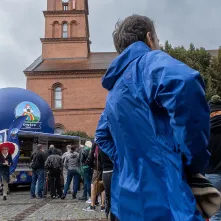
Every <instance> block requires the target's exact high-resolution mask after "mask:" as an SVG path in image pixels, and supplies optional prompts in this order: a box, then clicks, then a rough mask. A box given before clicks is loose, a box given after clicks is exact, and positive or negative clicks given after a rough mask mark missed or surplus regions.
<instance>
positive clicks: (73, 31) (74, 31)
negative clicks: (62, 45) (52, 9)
mask: <svg viewBox="0 0 221 221" xmlns="http://www.w3.org/2000/svg"><path fill="white" fill-rule="evenodd" d="M77 31H78V28H77V22H76V21H72V22H71V34H70V35H71V37H72V38H73V37H78V33H77Z"/></svg>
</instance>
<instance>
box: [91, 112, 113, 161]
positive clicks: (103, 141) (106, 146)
mask: <svg viewBox="0 0 221 221" xmlns="http://www.w3.org/2000/svg"><path fill="white" fill-rule="evenodd" d="M95 138H96V140H95V142H96V143H97V145H98V146H99V147H100V149H101V150H102V151H103V152H104V153H106V154H107V155H108V156H109V158H110V159H111V160H112V162H116V159H117V151H116V146H115V144H114V141H113V138H112V136H111V133H110V130H109V127H108V119H107V115H106V112H105V111H104V112H103V113H102V114H101V118H100V120H99V122H98V126H97V130H96V134H95Z"/></svg>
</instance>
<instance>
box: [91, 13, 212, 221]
mask: <svg viewBox="0 0 221 221" xmlns="http://www.w3.org/2000/svg"><path fill="white" fill-rule="evenodd" d="M113 39H114V44H115V47H116V50H117V52H118V53H119V56H118V57H117V58H116V59H115V60H114V61H113V62H112V64H111V65H110V67H109V68H108V70H107V72H106V74H105V75H104V77H103V79H102V86H103V87H104V88H105V89H106V90H108V92H109V93H108V96H107V101H106V106H105V110H104V112H103V113H102V115H101V118H100V121H99V123H98V127H97V130H96V135H95V137H96V143H97V144H98V146H99V147H100V148H101V150H102V151H104V152H105V153H106V154H107V155H108V156H109V157H110V159H111V160H112V162H113V163H114V172H113V178H112V190H111V195H112V199H111V211H112V212H113V214H114V215H116V216H117V218H118V219H120V220H121V221H125V220H126V221H134V220H136V221H144V220H149V221H153V220H166V221H180V220H185V221H202V220H203V218H202V215H201V214H200V212H199V211H198V210H197V206H196V200H195V198H194V196H193V193H192V191H191V188H190V186H189V185H188V184H187V180H186V174H185V172H184V171H185V169H187V170H189V171H191V174H197V173H202V172H203V171H204V170H205V168H206V166H207V164H208V160H209V157H210V154H209V152H208V150H207V145H208V142H209V134H210V121H209V115H210V113H209V106H208V103H207V101H206V97H205V84H204V82H203V80H202V78H201V76H200V74H199V72H198V71H196V70H193V69H192V68H190V67H188V66H187V65H185V64H184V63H182V62H180V61H178V60H176V59H174V58H172V57H171V56H169V55H168V54H167V53H165V52H163V51H161V50H160V46H159V40H158V37H157V34H156V31H155V27H154V23H153V21H152V20H151V19H150V18H148V17H146V16H140V15H132V16H129V17H128V18H126V19H125V20H124V21H122V22H119V23H118V24H117V25H116V29H115V31H114V33H113Z"/></svg>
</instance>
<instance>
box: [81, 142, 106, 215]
mask: <svg viewBox="0 0 221 221" xmlns="http://www.w3.org/2000/svg"><path fill="white" fill-rule="evenodd" d="M86 164H87V165H88V166H89V167H90V168H91V169H92V170H93V175H92V182H91V203H90V206H88V207H87V208H85V209H83V210H84V211H86V212H93V211H95V209H96V204H97V200H98V195H99V194H101V211H104V210H105V206H104V198H105V193H104V191H103V190H104V187H103V185H102V189H103V190H102V191H101V190H100V189H101V185H100V183H101V181H102V165H101V155H100V151H99V147H98V146H97V144H96V143H94V144H93V146H92V149H91V152H90V154H89V157H88V159H87V161H86Z"/></svg>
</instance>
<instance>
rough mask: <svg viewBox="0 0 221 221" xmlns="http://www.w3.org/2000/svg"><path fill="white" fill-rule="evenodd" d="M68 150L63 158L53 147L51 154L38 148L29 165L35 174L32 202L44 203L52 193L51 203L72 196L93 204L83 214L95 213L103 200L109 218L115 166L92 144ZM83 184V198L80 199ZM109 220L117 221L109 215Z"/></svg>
mask: <svg viewBox="0 0 221 221" xmlns="http://www.w3.org/2000/svg"><path fill="white" fill-rule="evenodd" d="M66 148H67V151H66V152H65V153H63V154H62V152H61V151H60V150H59V149H57V148H56V147H55V146H54V145H50V147H49V149H48V151H44V149H43V146H42V145H41V144H38V145H37V150H36V152H35V153H34V154H33V155H32V157H31V164H30V166H31V168H32V171H33V175H32V183H31V198H32V199H33V198H39V199H42V198H44V197H45V195H46V194H47V192H48V191H50V196H51V198H52V199H56V198H61V199H63V200H64V199H65V198H66V196H67V194H68V192H70V193H71V194H72V199H78V200H80V201H85V202H86V203H87V204H90V205H89V206H88V207H86V208H85V209H84V211H86V212H92V211H95V210H96V206H97V205H99V200H98V198H99V196H100V198H101V208H100V209H101V211H105V212H106V215H107V216H109V213H110V208H111V197H110V194H111V192H110V188H111V178H112V172H113V163H112V162H111V160H110V159H109V158H108V156H107V155H106V154H105V153H104V152H103V151H101V150H100V148H99V147H98V145H97V144H96V143H92V142H91V141H87V142H85V145H79V144H75V145H67V147H66ZM81 180H82V181H83V195H82V196H77V194H78V192H79V189H80V182H81ZM62 184H63V185H62ZM62 186H64V189H62ZM110 217H111V220H115V217H114V215H113V214H110Z"/></svg>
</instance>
